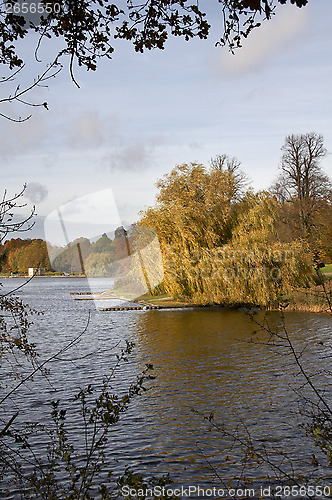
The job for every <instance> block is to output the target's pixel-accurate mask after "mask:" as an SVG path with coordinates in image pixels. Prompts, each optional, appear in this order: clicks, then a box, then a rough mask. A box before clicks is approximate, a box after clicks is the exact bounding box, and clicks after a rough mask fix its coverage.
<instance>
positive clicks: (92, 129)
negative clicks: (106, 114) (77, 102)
mask: <svg viewBox="0 0 332 500" xmlns="http://www.w3.org/2000/svg"><path fill="white" fill-rule="evenodd" d="M104 140H105V123H104V121H103V120H102V119H101V118H100V116H99V113H98V112H97V111H85V112H84V113H82V114H81V115H80V116H78V117H77V118H75V119H73V120H72V121H71V122H70V124H69V125H67V135H66V142H67V144H68V145H69V146H71V147H74V148H82V147H83V148H84V149H89V148H97V147H99V146H101V145H102V144H103V143H104Z"/></svg>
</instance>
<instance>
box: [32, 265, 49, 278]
mask: <svg viewBox="0 0 332 500" xmlns="http://www.w3.org/2000/svg"><path fill="white" fill-rule="evenodd" d="M28 276H29V278H30V277H32V276H45V269H44V268H43V267H40V268H37V267H29V269H28Z"/></svg>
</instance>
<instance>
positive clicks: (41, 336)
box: [2, 278, 332, 486]
mask: <svg viewBox="0 0 332 500" xmlns="http://www.w3.org/2000/svg"><path fill="white" fill-rule="evenodd" d="M2 282H3V285H4V286H3V290H5V291H6V290H9V289H10V288H13V287H14V286H18V285H19V284H20V283H21V280H18V279H3V280H2ZM90 284H91V283H90ZM92 287H93V289H94V290H95V291H98V292H99V291H102V290H103V289H104V288H105V283H103V280H98V279H96V280H95V281H94V282H93V284H92ZM83 291H88V284H87V282H86V280H85V279H79V278H35V279H33V280H32V281H31V282H29V283H28V284H27V285H26V286H25V287H23V288H22V289H21V290H19V292H18V294H19V295H20V297H21V298H22V299H23V300H24V301H26V302H27V303H29V304H30V306H32V307H35V308H37V309H39V310H44V311H45V314H44V316H40V317H37V318H35V325H34V326H33V327H32V329H31V334H32V336H33V340H34V342H35V343H36V344H37V347H38V349H39V350H40V352H41V358H42V359H46V358H48V357H49V356H51V355H52V354H54V353H56V352H57V351H58V350H59V349H61V347H64V346H65V345H66V344H68V342H70V341H71V340H72V339H73V338H75V336H77V335H78V334H79V333H80V332H81V331H82V330H83V329H84V328H85V327H86V325H87V322H88V316H89V310H90V311H91V313H90V316H91V317H90V323H89V325H88V327H87V331H86V333H85V334H84V335H83V336H82V338H81V340H80V343H79V344H78V345H77V346H75V347H74V348H73V349H72V351H71V352H70V353H66V354H65V355H64V356H63V361H57V362H52V363H50V369H51V376H50V381H51V385H50V384H49V383H48V382H47V381H46V380H43V379H42V378H40V377H37V378H36V379H35V380H34V381H33V382H30V383H29V384H28V386H27V387H25V388H24V390H22V391H20V393H19V394H18V395H17V396H15V398H14V399H13V400H12V401H11V404H12V405H13V408H14V407H19V408H20V409H21V411H22V408H24V416H25V419H26V420H34V419H38V420H40V421H42V422H47V419H48V418H49V417H48V415H49V405H48V403H49V401H50V400H52V399H61V400H62V401H64V402H68V401H70V398H71V397H72V396H73V395H74V394H75V392H77V389H78V388H79V387H82V386H83V385H87V384H88V383H96V382H98V380H101V379H102V377H103V375H105V374H107V373H109V370H110V367H111V366H112V365H113V364H114V346H116V345H117V344H118V342H119V341H121V340H122V341H124V340H125V339H127V340H130V341H133V342H135V344H136V349H135V351H134V353H133V355H132V357H131V359H130V362H129V364H128V365H126V366H124V367H123V368H122V369H121V370H120V372H119V373H118V375H117V378H116V381H115V382H116V386H117V388H118V389H119V390H120V391H121V389H123V388H124V387H125V386H126V384H127V383H128V381H130V380H134V379H135V376H136V374H137V373H139V371H140V370H141V369H142V368H143V367H144V365H145V363H147V362H151V363H153V365H154V367H155V375H156V376H157V377H156V379H155V380H154V381H153V382H149V388H150V390H149V391H147V392H146V393H145V394H143V395H142V396H140V397H138V398H137V399H136V400H135V401H134V403H132V404H131V406H130V409H129V410H128V412H127V413H126V414H124V415H123V417H122V419H121V421H120V422H119V423H118V424H117V425H116V426H115V427H114V428H113V429H112V431H111V434H110V440H109V451H108V454H109V457H110V458H112V459H115V460H117V462H116V463H115V470H116V471H118V472H121V471H123V470H124V468H125V467H126V466H127V465H129V466H131V467H133V469H135V470H139V471H141V472H143V473H146V474H151V473H159V472H163V473H165V472H169V473H170V475H171V476H172V477H173V479H174V481H175V484H180V485H189V484H197V483H199V484H201V485H205V486H211V485H218V484H220V478H219V479H218V478H217V477H216V474H218V475H219V476H220V477H221V478H222V479H223V480H225V481H228V479H229V475H230V474H231V472H230V470H228V469H227V460H226V462H225V454H226V451H225V450H226V445H227V442H226V441H225V440H224V439H222V438H221V434H220V433H219V432H217V430H216V429H214V428H213V426H212V425H211V423H209V422H208V421H207V420H204V418H203V415H206V416H208V415H209V414H210V413H211V412H213V414H214V419H213V421H214V422H217V423H218V424H222V423H223V422H224V423H225V424H226V426H227V428H229V429H231V430H233V431H234V429H235V428H236V426H237V425H238V424H239V423H241V422H242V423H243V426H242V427H241V429H242V430H243V429H244V428H245V427H246V428H247V429H248V432H249V433H250V435H251V436H252V438H253V439H255V440H257V442H259V443H260V446H263V445H264V446H266V447H271V446H273V447H278V448H279V447H280V448H281V449H283V450H284V451H286V452H287V453H288V454H289V455H290V457H292V458H293V459H294V460H296V461H297V463H298V464H299V466H301V467H304V468H305V469H308V468H309V469H310V467H311V468H312V465H311V462H310V461H311V453H312V446H311V445H310V442H309V441H307V440H306V439H307V438H306V437H305V434H304V431H303V429H302V428H300V427H299V424H300V423H301V418H300V417H299V415H298V403H299V401H300V399H301V398H299V396H298V394H297V393H296V392H294V388H297V387H299V386H300V384H301V380H300V378H298V377H297V376H296V373H297V371H298V370H297V369H296V367H295V366H294V364H293V362H292V360H291V358H289V357H287V356H284V355H283V353H282V349H280V348H279V349H277V350H275V349H274V350H273V349H269V348H267V346H266V345H262V344H260V343H251V342H249V341H250V338H251V337H252V336H253V334H254V331H255V329H257V325H255V324H254V323H253V322H251V321H250V319H249V318H248V315H247V314H246V313H245V312H243V311H234V310H226V309H221V308H202V309H182V310H156V311H114V312H112V311H109V312H101V311H98V310H96V309H95V306H94V301H79V300H74V298H75V296H74V295H70V292H83ZM255 319H256V320H257V321H263V313H258V314H257V315H255ZM270 321H271V324H272V326H273V327H278V325H279V327H280V325H281V322H280V316H279V314H278V313H273V314H272V315H271V318H270ZM331 323H332V321H331V318H330V317H329V316H327V315H315V314H303V313H301V314H300V313H287V314H286V325H287V329H288V331H289V332H290V334H291V337H292V339H293V342H294V345H295V346H296V347H297V348H298V349H302V348H303V347H304V346H306V352H305V354H304V356H303V361H304V362H305V366H306V367H307V369H308V371H309V372H312V371H316V372H317V367H318V366H319V371H321V370H322V369H325V368H326V369H328V367H329V358H328V357H327V356H328V354H329V352H330V348H331V347H332V338H331V333H332V324H331ZM254 337H255V335H254ZM69 358H72V361H68V359H69ZM317 382H318V383H319V384H320V386H324V387H325V389H326V391H327V393H326V397H327V398H328V397H329V394H328V391H329V379H328V377H327V375H326V374H324V373H321V374H320V375H319V379H318V380H317ZM54 389H56V390H57V392H56V393H55V392H54ZM68 418H69V419H70V418H72V428H73V432H75V433H76V434H77V435H76V439H77V442H79V440H80V439H81V436H80V424H79V422H78V420H77V416H76V417H74V416H72V417H71V416H70V412H69V414H68ZM234 452H235V453H239V454H240V453H241V450H240V449H239V450H238V452H237V451H236V450H235V451H234ZM316 472H317V471H316ZM323 472H324V473H325V471H323V469H322V470H321V473H323ZM255 474H256V477H257V478H258V479H259V477H260V476H263V475H264V472H263V469H262V468H261V469H257V470H256V472H255ZM218 481H219V483H218Z"/></svg>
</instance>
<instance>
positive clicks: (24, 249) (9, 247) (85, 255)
mask: <svg viewBox="0 0 332 500" xmlns="http://www.w3.org/2000/svg"><path fill="white" fill-rule="evenodd" d="M126 241H127V242H128V245H129V243H130V241H131V236H130V234H129V235H128V237H127V235H126V233H125V231H124V229H123V228H122V227H119V228H117V229H116V230H115V233H114V239H113V240H112V239H111V238H109V236H107V234H105V233H104V234H103V235H102V236H101V237H100V238H99V239H98V240H97V241H95V242H93V243H91V242H90V241H89V240H88V239H87V238H78V239H76V240H75V241H73V242H70V243H69V244H68V245H67V246H66V247H59V246H53V245H50V244H49V243H46V241H44V240H42V239H26V240H22V239H20V238H13V239H11V240H8V241H6V242H5V243H4V244H3V245H0V272H2V273H13V274H27V272H28V268H29V267H35V268H44V269H45V271H46V272H47V271H49V272H55V271H56V272H59V273H65V274H76V273H82V272H83V271H85V272H87V274H88V275H89V276H95V277H98V276H105V275H109V273H110V272H111V266H112V264H113V263H114V262H115V261H118V260H121V259H123V258H125V257H127V256H128V247H127V244H126ZM78 245H79V248H80V252H81V255H82V259H83V270H82V264H81V261H80V256H79V251H78Z"/></svg>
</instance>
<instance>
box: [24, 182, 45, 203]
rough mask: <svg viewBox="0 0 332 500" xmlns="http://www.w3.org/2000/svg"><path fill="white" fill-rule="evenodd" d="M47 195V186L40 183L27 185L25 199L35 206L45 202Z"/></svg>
mask: <svg viewBox="0 0 332 500" xmlns="http://www.w3.org/2000/svg"><path fill="white" fill-rule="evenodd" d="M47 195H48V189H47V186H45V185H42V184H40V183H39V182H29V183H28V184H27V187H26V190H25V191H24V197H25V198H27V199H28V200H29V201H31V203H34V204H37V203H40V202H41V201H43V200H44V199H45V198H46V197H47Z"/></svg>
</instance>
